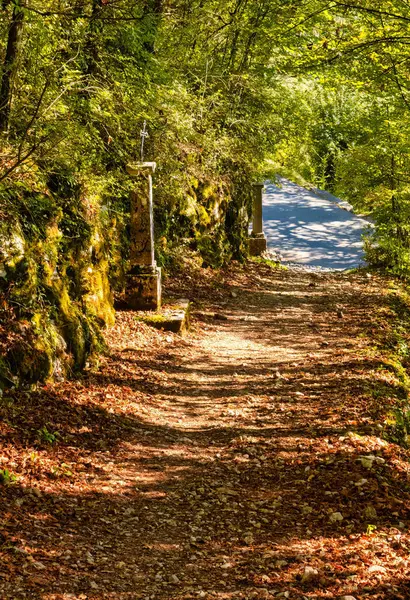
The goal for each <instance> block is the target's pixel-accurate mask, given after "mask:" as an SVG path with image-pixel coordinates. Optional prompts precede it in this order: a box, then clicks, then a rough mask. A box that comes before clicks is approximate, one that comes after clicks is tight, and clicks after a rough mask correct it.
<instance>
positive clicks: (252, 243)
mask: <svg viewBox="0 0 410 600" xmlns="http://www.w3.org/2000/svg"><path fill="white" fill-rule="evenodd" d="M266 250H267V242H266V238H265V236H264V235H263V234H262V235H258V236H255V237H250V238H249V254H250V255H251V256H260V255H261V254H263V252H266Z"/></svg>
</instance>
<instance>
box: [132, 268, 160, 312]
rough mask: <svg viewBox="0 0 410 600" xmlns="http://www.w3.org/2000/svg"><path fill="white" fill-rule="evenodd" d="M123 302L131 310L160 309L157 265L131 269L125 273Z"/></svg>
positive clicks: (158, 270)
mask: <svg viewBox="0 0 410 600" xmlns="http://www.w3.org/2000/svg"><path fill="white" fill-rule="evenodd" d="M125 303H126V305H127V307H128V308H131V309H132V310H160V308H161V269H159V268H158V267H147V268H142V267H141V268H139V269H133V271H132V272H131V273H129V274H128V275H127V286H126V290H125Z"/></svg>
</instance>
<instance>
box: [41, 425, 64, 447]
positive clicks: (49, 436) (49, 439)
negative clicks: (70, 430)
mask: <svg viewBox="0 0 410 600" xmlns="http://www.w3.org/2000/svg"><path fill="white" fill-rule="evenodd" d="M37 437H38V439H39V441H40V442H42V443H45V444H51V445H52V444H55V443H56V442H57V441H58V438H59V437H60V435H59V433H58V431H54V432H52V431H49V430H48V429H47V426H46V425H43V427H42V428H41V429H39V430H38V431H37Z"/></svg>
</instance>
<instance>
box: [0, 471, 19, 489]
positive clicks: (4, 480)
mask: <svg viewBox="0 0 410 600" xmlns="http://www.w3.org/2000/svg"><path fill="white" fill-rule="evenodd" d="M16 481H17V476H16V475H15V474H14V473H12V472H11V471H9V470H8V469H0V483H1V484H3V485H12V484H13V483H16Z"/></svg>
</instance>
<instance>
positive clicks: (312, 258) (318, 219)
mask: <svg viewBox="0 0 410 600" xmlns="http://www.w3.org/2000/svg"><path fill="white" fill-rule="evenodd" d="M279 182H280V186H278V185H275V184H272V183H268V184H267V185H266V186H265V194H264V199H263V223H264V232H265V235H266V238H267V241H268V250H270V251H274V252H277V253H278V254H279V256H280V258H281V260H282V262H283V263H285V264H286V263H291V264H297V265H303V266H305V267H307V268H318V269H330V270H345V269H352V268H354V267H358V266H360V265H363V264H365V263H364V252H363V239H362V235H363V233H364V232H365V230H366V229H368V228H369V227H371V225H370V224H369V222H368V221H366V220H365V219H363V218H361V217H358V216H356V215H354V214H353V213H352V212H350V210H349V205H348V204H347V203H345V202H342V201H341V200H339V199H338V198H335V197H334V196H332V195H331V194H329V193H327V192H322V191H320V190H313V191H310V190H307V189H305V188H303V187H300V186H298V185H296V184H295V183H292V182H290V181H288V180H286V179H280V180H279Z"/></svg>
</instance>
